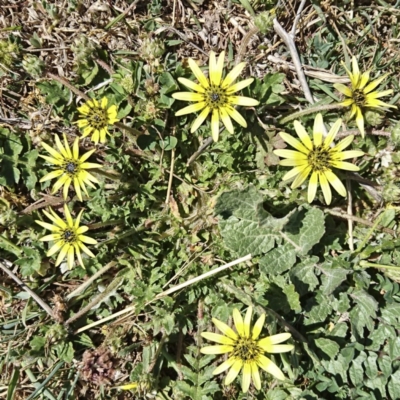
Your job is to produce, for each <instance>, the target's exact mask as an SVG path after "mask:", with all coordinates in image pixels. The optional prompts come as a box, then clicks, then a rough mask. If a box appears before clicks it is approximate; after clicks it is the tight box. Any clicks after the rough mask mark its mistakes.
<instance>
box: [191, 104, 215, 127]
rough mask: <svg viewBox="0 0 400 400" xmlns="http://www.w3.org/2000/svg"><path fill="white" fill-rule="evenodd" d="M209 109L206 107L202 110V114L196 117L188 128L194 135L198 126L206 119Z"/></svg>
mask: <svg viewBox="0 0 400 400" xmlns="http://www.w3.org/2000/svg"><path fill="white" fill-rule="evenodd" d="M210 111H211V108H210V107H206V108H204V109H203V110H202V112H201V113H200V114H199V115H198V116H197V118H196V119H195V120H194V122H193V124H192V127H191V128H190V132H191V133H194V132H196V131H197V129H199V127H200V125H201V124H202V123H203V122H204V120H205V119H206V118H207V116H208V114H209V113H210Z"/></svg>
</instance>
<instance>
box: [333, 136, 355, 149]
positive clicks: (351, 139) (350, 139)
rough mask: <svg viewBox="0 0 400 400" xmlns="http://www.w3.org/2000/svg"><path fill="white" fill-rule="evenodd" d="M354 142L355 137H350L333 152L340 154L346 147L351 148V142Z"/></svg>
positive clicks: (341, 142)
mask: <svg viewBox="0 0 400 400" xmlns="http://www.w3.org/2000/svg"><path fill="white" fill-rule="evenodd" d="M353 140H354V135H349V136H347V137H345V138H344V139H342V140H341V141H340V142H339V143H338V144H337V145H336V146H335V147H334V148H333V149H332V152H334V153H339V152H341V151H342V150H344V149H345V148H346V147H349V146H350V144H351V142H352V141H353Z"/></svg>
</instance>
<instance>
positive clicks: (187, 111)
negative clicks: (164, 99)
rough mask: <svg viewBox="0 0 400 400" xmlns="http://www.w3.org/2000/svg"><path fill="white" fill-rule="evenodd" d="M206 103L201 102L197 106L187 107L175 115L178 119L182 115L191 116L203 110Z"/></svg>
mask: <svg viewBox="0 0 400 400" xmlns="http://www.w3.org/2000/svg"><path fill="white" fill-rule="evenodd" d="M206 105H207V104H206V102H205V101H201V102H200V103H196V104H191V105H190V106H187V107H185V108H181V109H180V110H179V111H177V112H176V113H175V115H176V116H177V117H179V116H181V115H186V114H191V113H194V112H197V111H200V110H202V109H203V108H204V107H206Z"/></svg>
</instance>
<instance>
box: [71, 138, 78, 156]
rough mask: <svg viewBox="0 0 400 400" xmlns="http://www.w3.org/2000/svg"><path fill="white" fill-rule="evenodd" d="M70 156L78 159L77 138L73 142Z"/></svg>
mask: <svg viewBox="0 0 400 400" xmlns="http://www.w3.org/2000/svg"><path fill="white" fill-rule="evenodd" d="M72 155H73V158H74V159H75V160H78V159H79V138H76V139H75V140H74V144H73V146H72Z"/></svg>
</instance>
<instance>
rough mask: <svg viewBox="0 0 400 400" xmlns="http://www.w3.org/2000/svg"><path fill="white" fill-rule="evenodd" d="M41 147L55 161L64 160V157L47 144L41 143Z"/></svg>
mask: <svg viewBox="0 0 400 400" xmlns="http://www.w3.org/2000/svg"><path fill="white" fill-rule="evenodd" d="M42 146H43V147H44V148H45V150H46V151H47V152H48V153H49V154H51V155H52V156H53V157H54V158H55V159H56V160H61V161H63V160H64V157H63V156H62V154H60V153H58V152H57V151H56V150H54V149H53V148H52V147H50V146H49V145H48V144H47V143H44V142H42Z"/></svg>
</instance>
